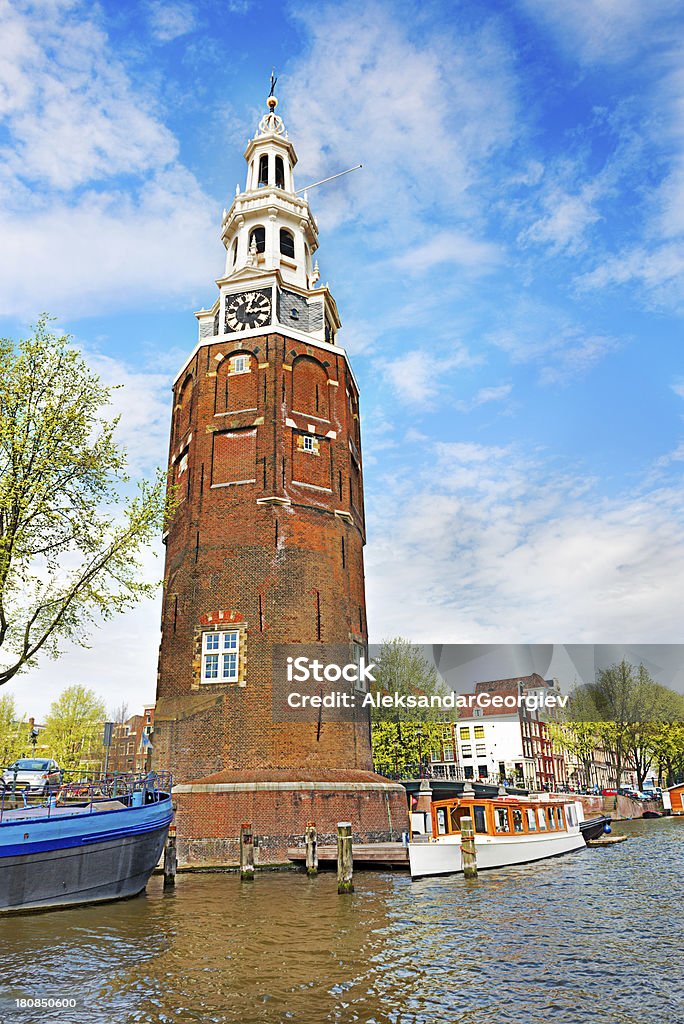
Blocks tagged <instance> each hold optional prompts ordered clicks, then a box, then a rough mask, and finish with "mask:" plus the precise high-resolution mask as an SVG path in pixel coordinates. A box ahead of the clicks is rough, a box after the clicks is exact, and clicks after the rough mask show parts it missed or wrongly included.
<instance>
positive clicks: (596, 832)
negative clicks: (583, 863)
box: [580, 814, 612, 843]
mask: <svg viewBox="0 0 684 1024" xmlns="http://www.w3.org/2000/svg"><path fill="white" fill-rule="evenodd" d="M611 821H612V818H611V816H610V815H609V814H602V815H601V816H600V817H598V818H591V819H590V820H589V821H582V822H580V831H581V833H582V835H583V837H584V841H585V843H588V842H589V841H590V840H591V839H599V838H600V837H601V836H602V835H603V834H604V832H605V829H606V825H610V823H611Z"/></svg>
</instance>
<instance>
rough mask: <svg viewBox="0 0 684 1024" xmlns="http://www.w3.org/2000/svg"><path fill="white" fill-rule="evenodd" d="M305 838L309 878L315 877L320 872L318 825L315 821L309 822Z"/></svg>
mask: <svg viewBox="0 0 684 1024" xmlns="http://www.w3.org/2000/svg"><path fill="white" fill-rule="evenodd" d="M304 840H305V843H306V873H307V875H308V876H309V878H313V877H314V875H317V874H318V839H317V836H316V825H315V823H314V822H313V821H309V822H307V825H306V832H305V833H304Z"/></svg>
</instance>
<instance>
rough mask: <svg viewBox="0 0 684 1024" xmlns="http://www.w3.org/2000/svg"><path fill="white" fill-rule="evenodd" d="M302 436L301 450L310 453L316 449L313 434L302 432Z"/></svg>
mask: <svg viewBox="0 0 684 1024" xmlns="http://www.w3.org/2000/svg"><path fill="white" fill-rule="evenodd" d="M302 436H303V440H302V451H305V452H312V453H313V452H315V451H316V445H315V440H314V436H313V434H303V435H302Z"/></svg>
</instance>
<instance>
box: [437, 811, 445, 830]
mask: <svg viewBox="0 0 684 1024" xmlns="http://www.w3.org/2000/svg"><path fill="white" fill-rule="evenodd" d="M437 835H438V836H443V835H446V808H444V807H438V808H437Z"/></svg>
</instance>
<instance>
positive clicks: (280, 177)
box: [275, 156, 285, 188]
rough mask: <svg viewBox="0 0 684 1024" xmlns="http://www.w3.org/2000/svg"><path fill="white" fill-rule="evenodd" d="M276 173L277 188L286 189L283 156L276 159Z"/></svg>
mask: <svg viewBox="0 0 684 1024" xmlns="http://www.w3.org/2000/svg"><path fill="white" fill-rule="evenodd" d="M275 172H276V174H275V183H276V188H285V167H284V166H283V158H282V156H277V157H276V158H275Z"/></svg>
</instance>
